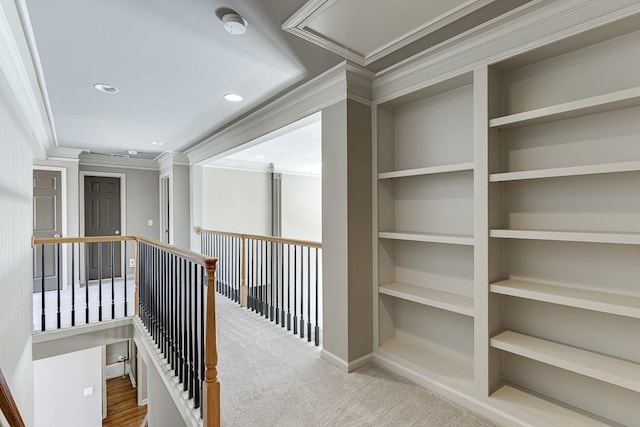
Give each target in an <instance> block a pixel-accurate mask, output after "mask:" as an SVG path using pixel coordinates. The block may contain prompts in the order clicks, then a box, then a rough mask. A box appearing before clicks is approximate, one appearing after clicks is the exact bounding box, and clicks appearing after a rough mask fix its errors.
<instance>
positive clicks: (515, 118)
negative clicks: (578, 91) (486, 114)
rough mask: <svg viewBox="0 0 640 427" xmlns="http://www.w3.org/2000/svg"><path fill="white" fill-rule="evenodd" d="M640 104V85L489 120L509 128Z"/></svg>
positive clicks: (501, 126)
mask: <svg viewBox="0 0 640 427" xmlns="http://www.w3.org/2000/svg"><path fill="white" fill-rule="evenodd" d="M636 105H640V87H634V88H631V89H625V90H621V91H618V92H612V93H607V94H604V95H598V96H592V97H589V98H584V99H580V100H577V101H571V102H565V103H563V104H557V105H551V106H549V107H543V108H538V109H535V110H530V111H525V112H522V113H517V114H511V115H508V116H503V117H498V118H495V119H491V120H489V126H490V127H492V128H499V129H508V128H515V127H521V126H529V125H534V124H538V123H545V122H552V121H555V120H562V119H569V118H572V117H579V116H584V115H588V114H595V113H602V112H604V111H610V110H616V109H620V108H627V107H633V106H636Z"/></svg>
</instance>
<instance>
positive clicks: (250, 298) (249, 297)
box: [240, 239, 253, 311]
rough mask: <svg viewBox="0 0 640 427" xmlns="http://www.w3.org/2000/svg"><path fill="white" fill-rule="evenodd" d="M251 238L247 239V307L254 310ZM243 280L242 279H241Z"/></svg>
mask: <svg viewBox="0 0 640 427" xmlns="http://www.w3.org/2000/svg"><path fill="white" fill-rule="evenodd" d="M251 248H252V246H251V240H249V239H247V247H246V250H247V309H249V310H251V311H253V294H252V293H251V292H252V291H253V289H252V286H251V285H252V284H253V265H252V256H253V254H252V252H251ZM240 280H242V279H240Z"/></svg>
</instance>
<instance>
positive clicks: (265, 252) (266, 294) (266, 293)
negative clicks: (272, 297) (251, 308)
mask: <svg viewBox="0 0 640 427" xmlns="http://www.w3.org/2000/svg"><path fill="white" fill-rule="evenodd" d="M262 243H263V246H264V248H263V254H262V256H263V257H264V260H263V264H264V286H265V288H264V317H265V318H266V319H268V318H269V308H270V307H269V246H267V242H266V241H263V242H262Z"/></svg>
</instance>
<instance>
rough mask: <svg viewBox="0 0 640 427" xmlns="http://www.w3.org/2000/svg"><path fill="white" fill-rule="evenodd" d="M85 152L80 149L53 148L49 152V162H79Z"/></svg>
mask: <svg viewBox="0 0 640 427" xmlns="http://www.w3.org/2000/svg"><path fill="white" fill-rule="evenodd" d="M83 151H84V150H82V149H80V148H66V147H51V148H49V151H47V160H53V159H55V160H74V161H78V160H79V158H80V154H82V152H83Z"/></svg>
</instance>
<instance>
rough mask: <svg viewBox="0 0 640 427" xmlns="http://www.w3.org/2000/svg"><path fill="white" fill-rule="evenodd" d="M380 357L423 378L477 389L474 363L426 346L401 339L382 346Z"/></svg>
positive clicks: (469, 359)
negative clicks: (474, 384) (474, 383)
mask: <svg viewBox="0 0 640 427" xmlns="http://www.w3.org/2000/svg"><path fill="white" fill-rule="evenodd" d="M376 355H377V356H378V357H381V358H383V359H385V360H387V361H389V362H392V363H395V364H396V365H400V366H403V367H404V368H406V369H410V370H411V371H413V372H414V373H416V374H418V375H419V376H423V377H427V378H430V379H432V380H435V381H437V382H439V383H442V384H447V385H455V386H456V387H457V388H459V389H463V390H467V391H471V390H473V360H472V359H471V358H468V359H467V358H464V357H460V356H457V357H454V356H452V355H450V354H446V353H444V352H439V351H437V350H435V349H432V348H429V346H427V345H426V344H423V343H421V342H419V341H418V340H413V339H410V338H407V337H405V336H404V335H402V336H397V337H396V338H393V339H391V340H389V341H385V342H384V343H382V344H380V347H378V348H377V349H376Z"/></svg>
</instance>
